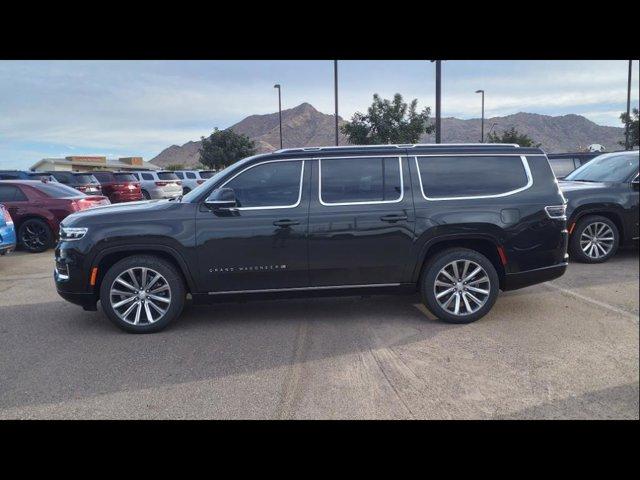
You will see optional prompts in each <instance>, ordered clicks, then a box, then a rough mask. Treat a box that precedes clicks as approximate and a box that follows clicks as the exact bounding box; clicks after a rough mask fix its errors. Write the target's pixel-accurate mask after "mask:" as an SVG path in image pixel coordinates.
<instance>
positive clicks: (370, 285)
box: [208, 283, 402, 295]
mask: <svg viewBox="0 0 640 480" xmlns="http://www.w3.org/2000/svg"><path fill="white" fill-rule="evenodd" d="M400 285H402V284H401V283H370V284H364V285H326V286H318V287H291V288H263V289H257V290H226V291H220V292H208V295H227V294H234V293H271V292H292V291H293V292H296V291H305V290H334V289H337V288H373V287H399V286H400Z"/></svg>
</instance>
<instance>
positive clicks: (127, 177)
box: [113, 173, 138, 182]
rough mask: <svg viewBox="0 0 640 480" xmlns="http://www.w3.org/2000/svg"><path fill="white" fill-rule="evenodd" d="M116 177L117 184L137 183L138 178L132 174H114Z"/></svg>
mask: <svg viewBox="0 0 640 480" xmlns="http://www.w3.org/2000/svg"><path fill="white" fill-rule="evenodd" d="M113 176H114V177H116V182H137V181H138V180H137V179H136V177H134V176H133V175H131V174H130V173H114V174H113Z"/></svg>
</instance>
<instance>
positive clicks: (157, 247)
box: [91, 244, 197, 292]
mask: <svg viewBox="0 0 640 480" xmlns="http://www.w3.org/2000/svg"><path fill="white" fill-rule="evenodd" d="M134 251H138V252H139V251H151V252H153V251H159V252H163V253H166V254H168V255H170V256H171V258H173V259H174V260H175V261H176V262H177V264H178V266H179V267H180V270H181V271H182V274H183V275H184V278H185V280H186V281H187V285H188V286H189V290H190V291H191V292H197V289H196V284H195V281H194V280H193V275H192V274H191V270H190V269H189V266H188V264H187V262H186V261H185V260H184V258H183V256H182V254H181V253H180V252H179V251H178V250H176V249H175V248H173V247H169V246H167V245H161V244H153V245H149V244H131V245H118V246H113V247H107V248H104V249H101V250H100V251H99V252H98V253H97V254H96V255H95V257H94V258H93V260H92V262H91V263H92V265H98V264H99V263H100V262H101V261H102V259H103V258H105V257H106V256H107V255H110V254H112V253H118V252H126V253H131V252H134Z"/></svg>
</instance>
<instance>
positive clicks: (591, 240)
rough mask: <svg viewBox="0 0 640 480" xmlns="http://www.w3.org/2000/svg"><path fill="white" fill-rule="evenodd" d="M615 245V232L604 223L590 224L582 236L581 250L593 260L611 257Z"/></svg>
mask: <svg viewBox="0 0 640 480" xmlns="http://www.w3.org/2000/svg"><path fill="white" fill-rule="evenodd" d="M613 244H614V233H613V230H612V229H611V227H610V226H609V225H607V224H606V223H604V222H594V223H590V224H589V225H587V226H586V228H585V229H584V230H583V231H582V233H581V234H580V248H581V249H582V251H583V252H584V254H585V255H586V256H587V257H589V258H591V259H593V260H598V259H601V258H602V257H606V256H607V255H609V253H611V250H612V249H613Z"/></svg>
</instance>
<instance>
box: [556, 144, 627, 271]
mask: <svg viewBox="0 0 640 480" xmlns="http://www.w3.org/2000/svg"><path fill="white" fill-rule="evenodd" d="M639 158H640V153H639V152H638V150H633V151H629V152H615V153H605V154H604V155H600V156H598V157H596V158H594V159H593V160H591V161H590V162H589V163H586V164H585V165H583V166H582V167H580V168H578V169H577V170H575V171H573V172H572V173H570V174H569V175H567V177H566V178H565V180H564V181H561V182H559V183H560V188H561V189H562V191H563V192H564V195H565V197H566V198H567V200H568V202H569V203H568V205H567V216H568V218H569V221H568V223H567V224H568V225H569V235H570V240H569V253H570V254H571V259H572V260H578V261H580V262H585V263H600V262H605V261H607V260H608V259H610V258H611V257H612V256H613V255H614V254H615V253H616V250H617V249H618V245H622V244H629V243H631V242H632V241H633V240H637V239H638V159H639Z"/></svg>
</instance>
